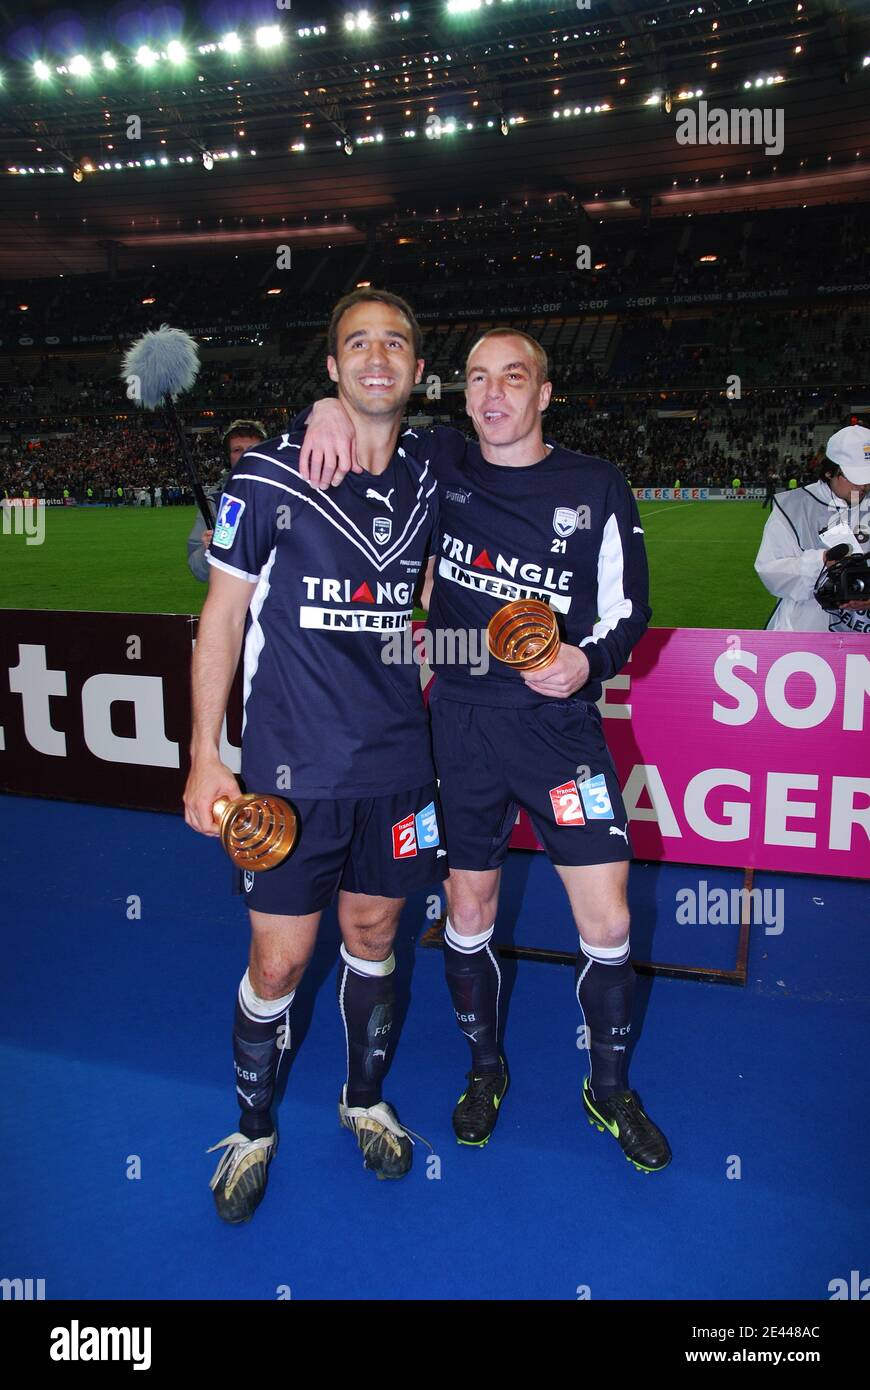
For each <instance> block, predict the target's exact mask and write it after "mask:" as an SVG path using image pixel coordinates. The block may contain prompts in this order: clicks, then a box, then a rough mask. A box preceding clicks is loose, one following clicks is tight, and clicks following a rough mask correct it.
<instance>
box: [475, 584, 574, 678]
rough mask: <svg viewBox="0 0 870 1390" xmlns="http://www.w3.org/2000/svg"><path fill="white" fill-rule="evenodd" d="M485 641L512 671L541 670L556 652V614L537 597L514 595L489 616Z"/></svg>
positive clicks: (551, 660)
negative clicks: (526, 597) (512, 600)
mask: <svg viewBox="0 0 870 1390" xmlns="http://www.w3.org/2000/svg"><path fill="white" fill-rule="evenodd" d="M486 641H487V646H488V647H489V650H490V651H491V652H492V654H493V656H494V657H497V658H498V660H499V661H503V662H504V664H505V665H506V666H512V667H513V668H514V670H515V671H543V670H544V669H545V668H546V667H547V666H550V665H552V663H553V662H554V661H555V660H556V657H557V655H558V653H559V644H560V637H559V628H558V626H557V623H556V615H555V613H554V612H553V610H552V608H551V607H550V605H549V604H548V603H542V602H541V600H540V599H536V598H529V599H525V598H520V599H516V600H515V601H514V602H513V603H506V604H505V605H504V607H503V608H499V610H498V612H497V613H494V614H493V616H492V617H491V618H490V620H489V626H488V627H487V629H486Z"/></svg>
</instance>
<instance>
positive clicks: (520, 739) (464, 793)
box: [429, 682, 632, 870]
mask: <svg viewBox="0 0 870 1390" xmlns="http://www.w3.org/2000/svg"><path fill="white" fill-rule="evenodd" d="M429 709H430V712H431V715H432V747H433V752H434V755H435V767H436V770H437V772H438V778H439V792H440V795H441V806H442V809H443V812H444V824H445V826H446V830H447V835H448V838H449V843H450V867H451V869H475V870H484V869H496V868H498V867H499V865H501V864H502V863H503V862H504V858H505V855H506V853H507V849H508V842H509V840H510V837H511V833H512V831H513V829H514V826H515V824H516V818H517V811H518V809H519V808H520V807H522V808H523V809H524V810H525V811H527V812H528V813H529V817H530V819H531V822H532V825H533V827H534V831H535V834H536V835H537V837H538V839H539V840H540V842H541V844H542V845H543V847H544V849H545V850H546V852H547V854H548V856H549V858H550V860H551V861H552V863H554V864H565V865H586V864H612V863H619V862H621V861H624V860H627V859H630V858H631V854H632V851H631V841H630V838H629V833H628V817H627V816H626V813H625V807H624V805H623V801H622V792H621V790H620V786H619V780H618V778H617V775H616V769H615V767H614V765H613V759H612V758H611V756H610V751H609V749H608V747H607V744H606V743H605V741H604V734H603V733H602V730H601V715H600V713H599V711H598V709H597V707H596V706H595V705H592V704H590V703H589V702H588V701H587V700H582V699H579V698H578V697H576V696H575V697H574V698H572V699H570V700H548V701H547V702H546V703H542V704H540V705H535V706H534V707H532V708H509V709H504V708H498V707H493V706H491V705H472V704H465V703H461V702H459V701H456V700H452V699H444V698H443V697H441V698H439V696H438V693H437V682H436V686H435V689H434V690H433V694H432V697H431V699H430V701H429Z"/></svg>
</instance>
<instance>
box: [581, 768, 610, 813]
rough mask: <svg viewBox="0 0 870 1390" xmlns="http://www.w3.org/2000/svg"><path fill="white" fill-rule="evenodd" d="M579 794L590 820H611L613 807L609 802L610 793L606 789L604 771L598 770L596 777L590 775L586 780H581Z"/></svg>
mask: <svg viewBox="0 0 870 1390" xmlns="http://www.w3.org/2000/svg"><path fill="white" fill-rule="evenodd" d="M579 785H580V795H581V796H582V798H583V805H584V806H585V808H586V814H587V816H588V817H589V819H590V820H613V807H612V806H611V804H610V793H609V792H608V790H607V783H606V781H605V780H604V773H603V772H599V773H598V775H597V777H590V778H589V780H588V781H587V782H581V783H580V784H579Z"/></svg>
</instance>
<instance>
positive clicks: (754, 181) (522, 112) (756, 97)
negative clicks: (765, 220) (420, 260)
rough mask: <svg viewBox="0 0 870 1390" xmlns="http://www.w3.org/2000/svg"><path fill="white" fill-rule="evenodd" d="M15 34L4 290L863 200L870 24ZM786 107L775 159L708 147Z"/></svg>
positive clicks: (392, 12)
mask: <svg viewBox="0 0 870 1390" xmlns="http://www.w3.org/2000/svg"><path fill="white" fill-rule="evenodd" d="M218 12H219V13H220V15H221V20H220V21H218V22H219V23H221V22H223V23H225V24H227V25H228V24H230V23H231V24H232V25H234V27H233V28H229V27H224V28H220V27H216V25H215V22H214V21H213V19H211V18H210V16H214V15H216V14H217V13H218ZM173 13H175V14H176V15H177V20H176V22H175V23H173V22H172V14H173ZM0 21H2V24H3V27H2V30H0V179H2V184H0V188H2V197H0V275H3V276H4V277H7V278H8V277H24V276H39V275H55V274H57V273H59V272H61V271H63V272H65V273H68V272H74V271H85V270H98V269H101V268H103V267H104V266H105V264H106V252H107V249H111V248H112V247H114V248H115V251H116V252H117V253H119V254H122V255H123V257H124V258H125V263H128V264H135V263H137V262H138V260H139V259H140V258H141V259H142V260H143V261H144V260H145V259H146V258H147V257H149V256H152V255H153V254H154V253H155V252H159V251H169V250H170V249H172V248H174V249H175V251H176V252H178V251H183V250H185V249H187V250H188V251H189V250H191V249H197V254H199V252H200V251H201V252H202V253H206V252H207V251H208V250H209V249H210V248H216V247H221V248H223V249H228V248H230V249H231V248H232V246H233V244H234V243H237V242H238V243H241V244H243V245H244V246H245V247H246V248H247V247H248V246H251V245H253V244H255V243H256V241H257V240H259V239H261V238H262V239H263V240H267V239H268V240H269V241H271V242H272V243H273V244H274V242H275V239H276V234H278V235H279V237H280V239H282V240H283V239H286V240H287V241H288V242H289V243H291V244H292V243H293V242H294V240H296V241H298V242H300V243H301V244H309V245H310V244H319V243H320V242H323V241H326V240H335V241H338V240H341V239H342V238H353V239H358V238H362V237H364V236H365V234H366V228H367V227H369V226H371V225H373V224H376V223H378V222H383V221H384V220H389V219H392V218H396V219H401V218H403V217H406V216H410V215H412V214H413V215H415V216H427V217H428V216H432V217H441V216H451V215H452V216H455V214H456V211H457V209H463V210H465V209H472V208H477V207H481V206H482V207H487V208H492V207H498V206H500V205H503V204H505V203H508V204H509V205H510V204H514V205H515V204H518V203H519V204H522V203H523V202H525V201H527V200H528V201H534V200H539V199H546V198H556V197H566V198H569V199H572V200H574V201H575V202H576V204H577V206H578V214H579V212H580V209H581V208H583V209H585V211H586V213H587V214H589V215H593V216H601V217H614V216H622V217H644V216H654V217H656V216H665V215H670V214H677V213H686V212H690V211H694V212H703V211H725V210H729V209H734V210H736V209H740V208H760V207H771V206H780V205H795V204H797V205H800V204H803V203H808V204H809V203H821V202H835V201H840V200H864V199H866V198H867V196H868V191H870V7H868V5H867V4H866V3H864V0H712V3H709V2H708V0H704V3H701V4H693V3H689V0H658V3H652V2H651V0H561V2H560V0H424V2H422V3H421V0H406V3H401V0H383V3H375V0H368V3H367V4H366V6H365V7H363V6H362V5H359V4H356V3H347V4H345V5H341V6H339V5H335V4H333V3H326V0H324V2H323V3H320V0H292V7H291V6H290V3H289V0H288V4H287V7H286V8H284V7H283V5H282V0H248V3H245V0H238V2H237V3H233V0H226V3H224V4H223V5H222V6H220V7H218V6H216V5H205V4H203V5H202V6H201V7H200V8H195V7H192V6H189V7H188V9H187V11H186V13H185V14H184V15H182V11H181V10H180V8H179V9H178V10H176V11H173V10H172V9H170V8H168V7H161V8H160V9H159V10H154V11H149V10H148V9H147V8H146V7H145V6H139V5H136V4H132V3H127V4H123V5H119V6H116V7H115V8H114V9H112V10H108V11H107V10H106V9H104V8H97V9H92V8H91V9H89V8H88V5H87V0H85V3H84V4H83V6H82V7H81V8H80V9H78V10H76V9H73V10H69V9H67V10H64V11H60V12H59V11H57V10H56V9H55V7H54V6H53V5H50V4H46V3H43V0H30V3H29V4H28V6H27V9H26V10H24V9H23V7H22V9H21V10H18V9H17V8H16V4H15V0H12V3H9V0H6V3H5V4H4V5H2V6H0ZM37 65H38V71H37ZM767 108H769V110H768V119H769V121H770V132H772V131H773V129H774V124H775V121H779V120H781V122H782V125H781V126H778V127H777V129H778V131H779V134H780V135H781V138H777V139H776V140H770V141H762V140H761V129H762V122H761V119H760V117H759V121H758V125H757V126H756V125H754V124H753V123H752V122H748V123H747V124H746V125H745V126H744V127H742V128H741V129H742V131H743V132H744V133H745V134H746V135H751V136H752V140H751V141H748V140H747V141H745V142H742V143H741V142H737V143H713V141H712V138H709V139H707V140H706V141H702V140H701V139H700V136H701V135H704V134H705V133H706V134H707V135H708V136H710V135H711V132H712V127H711V125H710V121H711V119H712V117H713V115H714V114H715V112H716V111H719V110H724V111H726V112H730V111H732V110H734V109H745V110H757V111H759V113H763V112H764V111H765V109H767ZM686 111H691V112H692V113H694V114H693V117H692V118H686V119H685V121H683V118H682V117H681V113H683V112H686ZM776 113H781V114H780V115H779V116H777V114H776ZM681 121H682V122H683V125H682V129H683V133H685V132H686V131H687V130H688V129H689V128H690V126H691V129H692V130H694V132H695V139H694V141H692V142H687V143H680V141H679V140H678V138H677V134H678V131H679V130H680V128H681ZM756 137H758V138H756ZM823 255H824V248H820V256H822V257H823Z"/></svg>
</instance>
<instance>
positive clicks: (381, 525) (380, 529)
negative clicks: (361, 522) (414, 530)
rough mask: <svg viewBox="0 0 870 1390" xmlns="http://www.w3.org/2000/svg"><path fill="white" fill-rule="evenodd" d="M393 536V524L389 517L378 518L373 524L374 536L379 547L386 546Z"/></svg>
mask: <svg viewBox="0 0 870 1390" xmlns="http://www.w3.org/2000/svg"><path fill="white" fill-rule="evenodd" d="M392 534H393V523H392V521H391V520H390V518H389V517H388V516H376V517H375V519H374V521H373V522H372V535H373V536H374V538H375V540H376V542H377V544H378V545H386V543H387V541H388V540H389V539H390V536H391V535H392Z"/></svg>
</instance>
